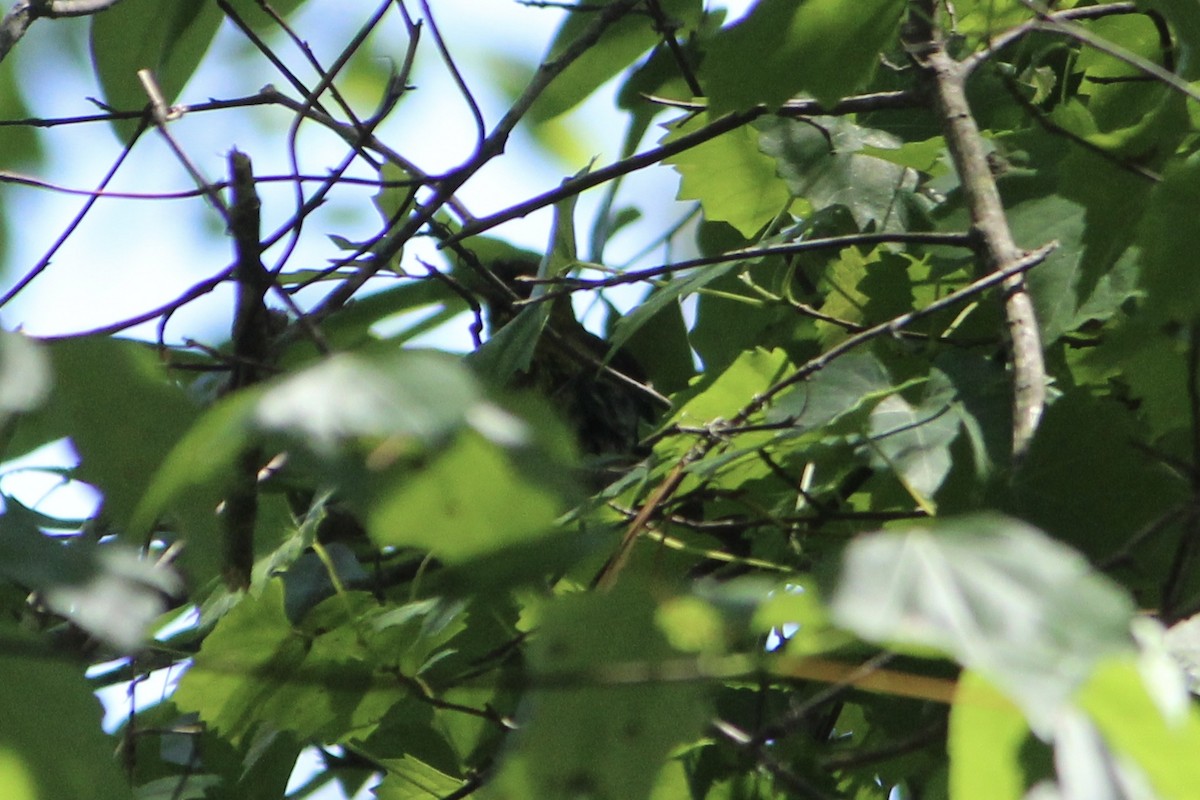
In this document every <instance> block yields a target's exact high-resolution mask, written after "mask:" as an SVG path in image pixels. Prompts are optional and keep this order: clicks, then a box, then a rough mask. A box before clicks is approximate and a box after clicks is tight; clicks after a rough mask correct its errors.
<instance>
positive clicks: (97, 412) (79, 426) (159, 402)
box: [48, 337, 197, 527]
mask: <svg viewBox="0 0 1200 800" xmlns="http://www.w3.org/2000/svg"><path fill="white" fill-rule="evenodd" d="M50 353H51V355H52V357H53V361H54V373H55V391H54V394H53V396H52V398H51V402H50V404H49V407H48V411H50V413H52V414H53V415H55V416H56V417H57V419H58V420H59V421H60V424H62V426H63V427H64V428H65V432H66V433H67V434H68V435H70V437H71V441H72V442H74V444H75V449H76V450H77V451H78V452H79V456H80V466H79V469H78V470H77V471H76V473H75V477H76V478H78V479H79V480H82V481H86V482H88V483H91V484H92V485H93V486H95V487H96V488H97V489H99V490H100V491H101V492H103V493H104V514H105V516H106V517H107V519H108V520H110V521H111V522H112V523H113V524H115V525H117V526H118V527H124V526H126V525H127V524H128V523H129V520H130V518H131V517H132V516H133V512H134V509H135V508H136V507H137V504H138V501H139V500H140V499H141V496H142V494H143V493H144V492H145V490H146V487H147V486H148V485H149V484H150V482H151V479H152V477H153V476H154V474H155V473H156V472H157V471H158V469H159V467H160V466H161V465H162V463H163V461H164V459H165V458H166V457H167V454H168V453H169V452H170V451H171V449H172V448H173V447H174V446H175V444H176V443H177V442H178V441H179V439H180V438H182V436H183V434H184V432H185V431H187V429H188V427H189V426H190V425H191V424H192V422H193V421H194V420H195V418H196V415H197V409H196V408H195V406H193V404H192V403H191V402H190V401H189V400H188V398H187V397H186V395H185V394H184V392H183V390H182V389H181V388H180V387H179V386H178V385H177V384H175V383H172V382H171V381H170V380H169V379H168V377H167V375H166V374H165V371H164V370H163V369H162V366H161V364H160V363H159V360H158V358H157V357H156V356H155V355H154V352H153V350H152V349H151V348H150V347H148V346H146V345H144V344H141V343H139V342H132V341H127V340H122V339H105V338H98V337H88V338H82V339H70V340H66V341H61V342H56V343H55V344H54V345H52V346H51V347H50Z"/></svg>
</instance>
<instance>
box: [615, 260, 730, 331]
mask: <svg viewBox="0 0 1200 800" xmlns="http://www.w3.org/2000/svg"><path fill="white" fill-rule="evenodd" d="M736 266H739V262H736V261H730V262H726V263H724V264H713V265H712V266H708V267H701V268H700V269H697V270H694V271H693V272H692V273H691V274H690V275H686V276H684V277H682V278H675V279H674V280H671V281H670V282H668V283H665V284H663V285H662V286H658V287H656V288H655V289H654V290H653V291H651V292H650V294H648V295H647V296H646V299H644V300H643V301H642V302H640V303H638V305H637V306H636V307H635V308H634V309H633V310H632V311H630V312H629V313H628V314H623V315H622V316H621V317H620V318H619V319H618V320H617V322H616V324H615V325H614V326H613V332H612V336H611V337H610V339H609V345H610V347H611V348H612V349H613V350H617V349H619V348H620V347H622V346H623V345H624V344H625V343H626V342H627V341H628V340H629V339H630V337H632V336H633V335H634V334H635V333H637V332H638V330H639V329H641V327H642V326H643V325H645V324H646V323H648V322H649V321H650V320H652V319H654V318H655V317H657V316H658V315H659V314H660V313H663V312H664V311H666V310H667V309H669V308H671V307H673V306H677V305H678V303H679V301H680V299H681V298H684V297H687V296H688V295H690V294H693V293H695V292H697V291H699V290H700V289H703V288H704V287H705V286H707V285H708V284H709V283H711V282H712V281H714V280H716V279H717V278H720V277H721V276H723V275H725V274H727V273H728V272H729V271H730V270H732V269H733V268H734V267H736Z"/></svg>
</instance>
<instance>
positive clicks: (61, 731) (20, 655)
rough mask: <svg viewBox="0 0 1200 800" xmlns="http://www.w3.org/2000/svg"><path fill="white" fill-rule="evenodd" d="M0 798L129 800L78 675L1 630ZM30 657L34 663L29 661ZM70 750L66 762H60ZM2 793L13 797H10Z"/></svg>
mask: <svg viewBox="0 0 1200 800" xmlns="http://www.w3.org/2000/svg"><path fill="white" fill-rule="evenodd" d="M0 636H3V638H4V641H5V645H4V647H2V648H0V707H3V708H4V714H3V715H0V790H6V793H5V795H4V797H5V798H10V797H11V798H22V800H26V799H27V800H57V798H65V797H103V798H106V799H107V798H114V800H116V798H122V797H131V796H132V794H131V792H130V790H129V787H128V786H127V785H126V783H125V779H124V778H123V777H122V775H121V770H120V768H119V767H118V765H117V761H116V759H115V758H113V749H114V747H115V746H116V742H115V740H113V739H112V738H111V737H109V736H107V735H106V734H104V733H103V732H102V731H101V730H100V719H101V708H100V703H99V701H98V700H96V698H95V697H94V696H93V695H92V692H91V690H90V689H89V687H88V685H87V682H86V681H85V680H84V679H83V675H82V674H81V673H80V670H79V669H78V668H77V667H76V666H75V665H72V664H70V663H68V662H66V661H62V660H59V659H55V658H52V657H48V656H50V654H49V653H47V652H45V651H44V650H43V646H42V644H41V643H39V642H38V641H37V640H36V639H34V638H33V637H30V636H27V635H25V634H23V633H20V632H19V631H18V630H17V629H16V628H14V627H13V626H12V625H10V624H4V625H0ZM31 657H32V659H31ZM64 747H69V753H70V757H69V758H65V757H64V749H63V748H64ZM8 792H11V794H9V793H8Z"/></svg>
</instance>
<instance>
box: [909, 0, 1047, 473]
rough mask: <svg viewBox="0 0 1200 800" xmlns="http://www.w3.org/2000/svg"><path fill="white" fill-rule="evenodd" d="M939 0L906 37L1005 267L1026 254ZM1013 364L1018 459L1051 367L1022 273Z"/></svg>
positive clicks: (987, 250) (1010, 295) (1011, 318)
mask: <svg viewBox="0 0 1200 800" xmlns="http://www.w3.org/2000/svg"><path fill="white" fill-rule="evenodd" d="M938 13H939V4H938V3H936V2H935V0H912V3H911V5H910V7H909V19H908V23H907V25H906V31H905V42H906V46H907V47H908V49H909V53H910V54H911V56H912V57H913V59H914V60H915V61H916V63H917V65H918V66H919V67H920V68H921V70H922V72H923V74H924V77H925V80H926V82H927V83H928V84H929V85H930V88H931V91H932V93H933V95H934V98H935V101H936V108H937V114H938V116H939V117H940V119H941V121H942V130H943V132H944V135H945V137H946V148H947V149H948V150H949V151H950V158H951V159H952V160H953V161H954V167H955V169H956V170H957V171H958V177H959V182H960V184H961V186H962V191H963V194H964V196H965V198H966V203H967V207H968V209H969V211H970V214H971V227H972V230H973V232H974V233H975V234H976V236H978V238H979V255H980V258H981V259H982V261H983V266H984V268H985V269H986V270H988V271H990V272H996V271H997V270H1004V269H1006V267H1007V266H1008V265H1009V264H1013V263H1016V262H1018V261H1019V260H1020V259H1021V258H1023V257H1024V254H1023V252H1022V251H1021V249H1020V248H1019V247H1017V244H1016V242H1015V241H1014V239H1013V235H1012V230H1011V229H1010V228H1009V225H1008V217H1007V216H1006V215H1005V212H1004V204H1003V203H1002V202H1001V200H1000V192H999V190H998V189H997V188H996V179H995V177H994V176H993V175H992V171H991V167H990V166H989V165H988V160H987V153H986V152H985V151H984V148H983V137H982V136H981V134H980V132H979V126H978V125H977V124H976V122H975V117H974V116H973V115H972V113H971V107H970V105H968V103H967V95H966V79H967V73H966V72H965V71H964V69H963V66H962V64H961V63H960V62H957V61H955V60H954V59H953V58H952V57H951V56H950V54H949V53H948V52H947V50H946V46H945V40H944V39H943V36H942V31H941V29H940V27H939V26H938V24H937V15H938ZM1004 289H1005V298H1004V311H1005V317H1006V320H1007V327H1008V338H1009V344H1010V346H1011V348H1012V366H1013V383H1014V386H1013V459H1014V461H1020V459H1021V458H1022V457H1023V456H1024V455H1025V452H1026V451H1027V450H1028V449H1029V444H1030V442H1031V441H1032V440H1033V435H1034V432H1035V431H1036V430H1037V426H1038V423H1039V422H1040V421H1041V418H1042V411H1043V409H1044V408H1045V405H1046V367H1045V364H1044V362H1043V357H1042V342H1041V334H1040V332H1039V330H1038V323H1037V317H1036V315H1035V313H1034V309H1033V299H1032V298H1031V297H1030V296H1029V291H1028V290H1027V288H1026V286H1025V279H1024V276H1023V275H1022V274H1021V273H1017V274H1014V275H1011V276H1009V277H1008V278H1007V279H1006V280H1005V283H1004Z"/></svg>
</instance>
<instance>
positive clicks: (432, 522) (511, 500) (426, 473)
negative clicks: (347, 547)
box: [367, 434, 566, 562]
mask: <svg viewBox="0 0 1200 800" xmlns="http://www.w3.org/2000/svg"><path fill="white" fill-rule="evenodd" d="M564 511H566V507H565V503H564V500H563V498H562V497H561V495H559V494H558V493H557V492H555V491H553V489H552V488H550V487H548V486H546V485H544V484H542V485H539V484H538V483H535V482H534V481H533V480H531V479H530V477H529V476H528V475H525V474H522V471H521V470H520V469H519V467H518V465H517V464H516V463H514V462H513V461H511V460H510V459H509V458H507V457H506V456H505V454H504V452H503V451H502V450H501V449H500V448H499V447H497V446H495V445H493V444H491V443H490V442H488V441H487V440H485V439H483V438H482V437H480V436H478V435H473V434H466V435H463V436H462V437H460V438H459V440H458V441H457V442H456V443H455V444H454V446H453V447H451V448H449V449H448V450H446V451H445V452H443V453H441V454H440V455H438V456H436V457H435V458H434V460H433V461H432V462H431V463H430V464H428V465H427V466H426V467H425V468H424V469H422V470H421V471H420V472H418V473H417V474H415V475H409V474H402V475H400V476H399V477H398V478H397V479H396V480H395V483H394V484H391V485H390V486H388V487H386V488H381V489H380V491H378V492H377V493H376V495H375V497H374V499H373V500H372V501H371V502H370V513H369V516H368V519H367V530H368V532H369V533H370V535H371V538H372V540H373V541H375V543H376V544H378V545H380V546H381V547H385V546H396V547H419V548H422V549H425V550H429V551H430V552H431V553H433V554H434V555H435V556H437V557H438V558H441V559H444V560H446V561H450V562H454V561H461V560H463V559H468V558H471V557H474V556H479V555H484V554H487V553H491V552H494V551H498V550H501V549H504V548H506V547H511V546H513V545H519V544H522V543H525V542H531V541H535V540H537V539H540V538H543V537H544V536H546V534H547V533H548V532H549V531H550V530H551V527H552V524H553V522H554V520H555V518H557V517H558V515H559V514H561V513H562V512H564Z"/></svg>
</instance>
